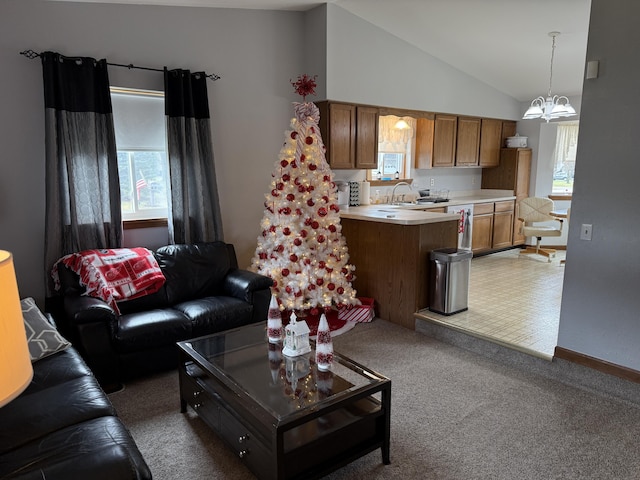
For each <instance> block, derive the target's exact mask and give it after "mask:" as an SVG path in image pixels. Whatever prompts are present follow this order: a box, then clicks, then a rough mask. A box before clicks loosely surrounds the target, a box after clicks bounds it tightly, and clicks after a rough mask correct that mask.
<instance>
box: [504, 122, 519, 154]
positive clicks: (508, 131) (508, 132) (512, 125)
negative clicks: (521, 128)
mask: <svg viewBox="0 0 640 480" xmlns="http://www.w3.org/2000/svg"><path fill="white" fill-rule="evenodd" d="M516 132H517V123H516V122H515V120H503V121H502V135H501V137H502V138H501V139H500V148H504V147H505V146H506V144H507V138H509V137H515V136H516Z"/></svg>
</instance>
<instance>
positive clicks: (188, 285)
mask: <svg viewBox="0 0 640 480" xmlns="http://www.w3.org/2000/svg"><path fill="white" fill-rule="evenodd" d="M153 254H154V256H155V258H156V260H157V262H158V265H159V267H160V269H161V270H162V273H163V274H164V276H165V278H166V282H165V284H164V285H163V286H162V288H161V289H160V290H159V291H158V292H156V293H153V294H150V295H146V296H143V297H140V298H136V299H133V300H129V301H121V302H118V308H119V309H120V315H118V314H117V313H116V312H115V311H114V310H113V309H112V308H111V307H110V306H109V305H108V304H107V303H106V302H104V301H102V300H101V299H98V298H94V297H88V296H85V295H82V293H83V292H84V287H82V286H81V285H80V283H79V278H78V275H76V274H75V273H73V272H72V271H71V270H69V269H67V268H66V267H64V268H60V269H59V278H60V284H61V293H62V295H63V302H62V303H63V308H62V315H58V317H60V316H61V317H62V318H57V317H56V323H58V325H59V329H60V331H61V332H62V333H63V335H65V336H66V337H67V338H68V339H69V340H70V341H71V342H72V343H73V344H74V346H76V348H78V350H79V351H80V353H81V354H82V356H83V357H84V358H85V360H86V361H87V363H88V364H89V367H90V368H91V370H92V371H93V372H94V374H95V375H96V377H97V378H98V380H99V381H100V383H101V384H102V385H103V386H105V388H106V389H108V390H109V389H111V388H112V386H113V385H117V384H118V383H119V382H122V381H123V380H127V379H130V378H133V377H136V376H140V375H144V374H148V373H151V372H155V371H159V370H165V369H170V368H174V367H175V366H177V362H178V352H177V347H176V345H175V344H176V342H178V341H182V340H187V339H190V338H195V337H199V336H203V335H208V334H211V333H216V332H220V331H223V330H227V329H230V328H235V327H239V326H242V325H247V324H250V323H256V322H261V321H264V322H265V323H266V319H267V313H268V309H269V301H270V299H271V290H270V287H271V285H272V283H273V282H272V280H271V279H270V278H269V277H266V276H263V275H259V274H256V273H254V272H250V271H247V270H242V269H239V268H238V263H237V259H236V254H235V250H234V248H233V245H231V244H228V243H224V242H208V243H198V244H193V245H185V244H182V245H168V246H164V247H161V248H159V249H157V250H156V251H155V252H153Z"/></svg>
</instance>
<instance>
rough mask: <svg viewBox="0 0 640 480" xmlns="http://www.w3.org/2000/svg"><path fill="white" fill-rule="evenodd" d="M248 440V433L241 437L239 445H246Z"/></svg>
mask: <svg viewBox="0 0 640 480" xmlns="http://www.w3.org/2000/svg"><path fill="white" fill-rule="evenodd" d="M247 440H249V434H248V433H246V434H244V435H242V436H240V437H239V438H238V443H245V442H246V441H247Z"/></svg>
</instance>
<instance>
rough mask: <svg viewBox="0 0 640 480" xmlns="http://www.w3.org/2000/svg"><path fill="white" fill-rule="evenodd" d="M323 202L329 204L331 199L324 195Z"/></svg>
mask: <svg viewBox="0 0 640 480" xmlns="http://www.w3.org/2000/svg"><path fill="white" fill-rule="evenodd" d="M322 201H323V202H324V203H329V197H327V196H326V195H323V196H322Z"/></svg>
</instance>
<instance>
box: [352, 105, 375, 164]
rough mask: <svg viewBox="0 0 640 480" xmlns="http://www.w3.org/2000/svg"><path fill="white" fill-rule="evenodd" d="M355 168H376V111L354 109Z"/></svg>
mask: <svg viewBox="0 0 640 480" xmlns="http://www.w3.org/2000/svg"><path fill="white" fill-rule="evenodd" d="M356 168H378V109H377V108H375V107H364V106H357V107H356Z"/></svg>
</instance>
